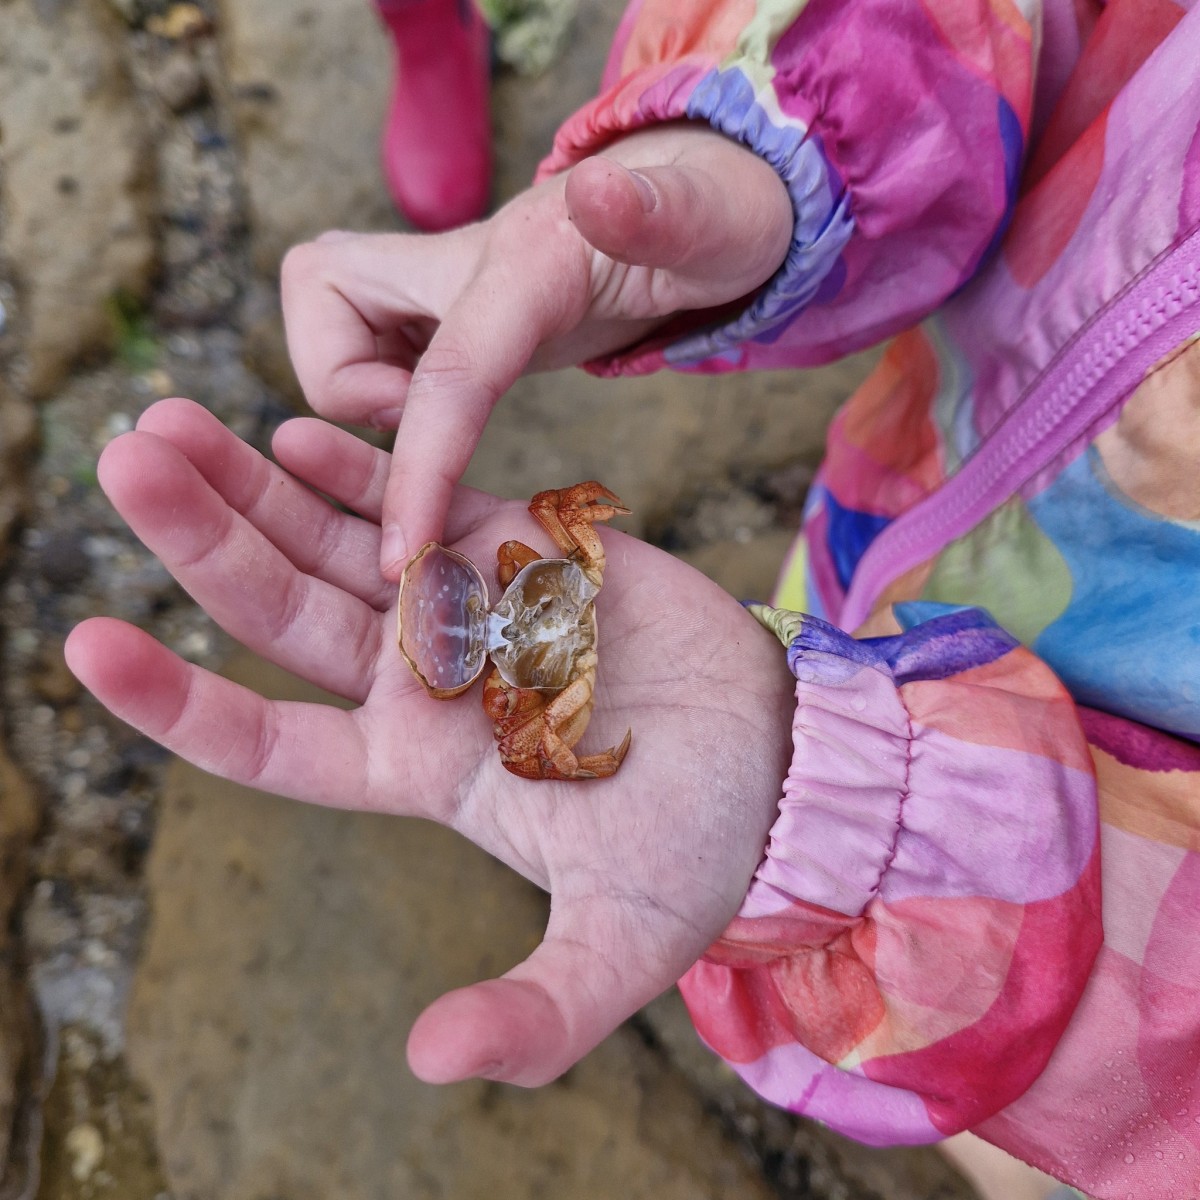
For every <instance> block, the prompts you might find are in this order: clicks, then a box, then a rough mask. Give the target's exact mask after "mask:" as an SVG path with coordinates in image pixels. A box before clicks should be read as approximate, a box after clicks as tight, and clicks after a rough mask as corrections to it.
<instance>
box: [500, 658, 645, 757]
mask: <svg viewBox="0 0 1200 1200" xmlns="http://www.w3.org/2000/svg"><path fill="white" fill-rule="evenodd" d="M593 679H594V668H593V670H589V671H587V672H586V673H585V674H584V675H583V676H581V677H580V678H579V679H576V680H575V681H574V682H573V683H572V684H571V685H570V686H569V687H567V688H565V689H564V690H563V691H561V692H559V693H558V695H556V696H554V697H553V698H552V699H549V700H548V699H547V697H546V696H544V695H543V694H542V693H540V692H536V691H533V690H532V689H528V688H514V687H510V686H509V685H508V684H506V683H505V682H504V680H503V679H502V678H501V677H500V673H499V672H498V671H493V672H492V674H491V675H489V676H488V679H487V682H486V683H485V685H484V693H483V707H484V711H485V712H486V713H487V714H488V716H490V717H491V718H492V721H493V722H494V726H495V731H496V740H497V743H498V745H497V748H498V750H499V751H500V758H501V761H502V762H503V763H504V766H505V767H506V768H507V769H508V770H509V771H511V772H512V773H513V774H514V775H521V776H524V777H525V778H527V779H596V778H600V777H602V776H607V775H612V774H613V773H614V772H615V771H616V770H617V768H618V767H619V766H620V765H621V762H622V760H623V759H624V757H625V753H626V751H627V750H628V749H629V741H630V735H629V734H628V733H626V735H625V739H624V741H623V742H622V743H621V745H620V746H613V747H611V748H610V749H608V750H604V751H601V752H600V753H598V754H589V755H585V756H583V757H576V755H575V753H574V752H573V750H572V749H571V747H572V746H574V745H575V743H576V742H578V740H579V739H580V738H581V737H582V736H583V732H584V730H585V729H586V728H587V724H588V720H589V718H590V717H591V710H592V686H593Z"/></svg>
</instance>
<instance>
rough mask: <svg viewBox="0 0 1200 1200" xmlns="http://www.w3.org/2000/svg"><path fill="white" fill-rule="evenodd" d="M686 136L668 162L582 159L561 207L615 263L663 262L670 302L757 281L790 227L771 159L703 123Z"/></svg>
mask: <svg viewBox="0 0 1200 1200" xmlns="http://www.w3.org/2000/svg"><path fill="white" fill-rule="evenodd" d="M694 144H695V145H696V150H695V151H694V152H693V153H691V154H690V155H687V156H686V157H684V158H682V159H681V160H680V161H678V162H676V163H673V164H670V165H646V166H641V165H638V166H634V167H630V166H626V165H624V164H622V163H620V162H617V161H616V160H615V159H612V158H608V157H605V156H603V155H598V156H596V157H593V158H588V159H584V160H583V161H582V162H580V163H578V164H577V165H576V166H575V167H574V168H572V170H571V173H570V175H569V177H568V179H567V183H566V204H567V211H568V213H569V214H570V217H571V220H572V221H573V222H574V224H575V227H576V229H577V230H578V232H579V233H580V234H581V235H582V236H583V238H584V239H586V241H588V242H589V243H590V244H591V245H592V246H593V247H594V248H595V249H597V250H599V251H600V252H601V253H603V254H605V255H607V256H608V257H610V258H612V259H614V260H616V261H617V262H623V263H627V264H630V265H632V266H643V267H652V268H661V269H663V270H664V271H665V273H666V279H665V281H664V282H665V286H666V288H667V289H668V290H671V298H670V303H671V304H672V305H673V306H677V307H684V306H699V305H700V304H703V305H712V304H719V303H724V302H725V301H727V300H733V299H737V298H738V297H739V296H743V295H745V294H746V293H747V292H749V291H752V290H754V289H755V288H757V287H759V286H760V285H761V284H762V283H764V282H765V281H766V280H767V279H769V278H770V276H771V275H772V274H773V273H774V272H775V271H776V269H777V268H778V267H779V265H780V264H781V263H782V262H783V259H784V256H785V255H786V254H787V249H788V244H789V242H790V239H791V234H792V226H793V216H792V208H791V201H790V199H789V197H788V194H787V189H786V188H785V186H784V184H783V181H782V180H781V179H780V178H779V176H778V175H777V174H776V173H775V170H774V168H773V167H771V166H770V165H769V164H768V163H766V162H765V161H763V160H762V159H760V158H759V157H758V156H757V155H756V154H754V153H752V152H751V151H749V150H747V149H745V147H743V146H740V145H738V144H737V143H735V142H733V141H731V140H730V139H728V138H725V137H723V136H721V135H718V134H714V133H712V132H711V131H706V134H705V135H701V136H700V137H698V138H697V139H696V142H695V143H694ZM697 284H699V285H701V288H702V290H701V292H700V293H699V294H698V295H697V294H696V291H695V285H697ZM665 299H666V297H664V300H665Z"/></svg>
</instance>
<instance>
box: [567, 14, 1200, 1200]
mask: <svg viewBox="0 0 1200 1200" xmlns="http://www.w3.org/2000/svg"><path fill="white" fill-rule="evenodd" d="M883 64H886V65H885V66H884V65H883ZM679 119H690V120H703V121H707V122H709V123H710V124H712V125H713V126H715V127H716V128H718V129H720V130H722V131H724V132H725V133H727V134H728V135H729V136H731V137H734V138H736V139H738V140H740V141H742V142H743V143H744V144H746V145H747V146H749V147H750V148H751V149H753V150H754V151H755V152H756V153H758V154H760V155H761V156H762V157H764V158H765V159H766V160H767V161H769V162H771V163H772V164H773V165H774V167H775V168H776V170H777V171H778V172H779V175H780V177H781V178H782V179H783V180H784V182H785V184H786V185H787V188H788V191H789V195H790V196H791V200H792V206H793V212H794V215H795V227H794V234H793V239H792V244H791V247H790V249H789V253H788V257H787V260H786V262H785V263H784V265H783V267H782V268H781V269H780V271H779V272H778V274H777V275H776V276H775V278H773V279H772V280H771V281H770V282H769V283H768V284H767V285H766V286H765V287H764V288H763V289H762V291H761V293H760V294H759V295H758V296H756V297H754V298H753V299H752V300H751V302H749V303H748V304H747V305H745V306H744V307H743V309H742V310H741V311H738V312H733V313H730V312H720V313H716V312H713V313H691V314H685V315H682V316H681V317H680V318H679V319H678V320H676V321H675V322H673V323H672V324H671V325H670V326H669V327H667V328H665V329H664V330H662V331H661V334H660V336H658V337H657V338H655V339H653V340H651V341H648V342H646V343H643V344H640V345H638V346H635V347H633V348H631V349H630V350H629V351H627V352H626V353H624V354H621V355H618V356H614V357H613V358H612V359H610V360H608V361H605V362H602V363H597V364H594V369H595V370H597V371H599V372H601V373H618V372H642V371H650V370H656V369H659V368H661V367H664V366H671V367H674V368H676V369H682V370H694V371H705V372H713V371H728V370H741V369H746V368H751V367H786V366H793V367H799V366H805V365H810V364H814V363H819V362H824V361H828V360H830V359H833V358H836V357H838V356H839V355H841V354H843V353H845V352H847V351H848V350H852V349H856V348H858V347H861V346H864V345H867V344H869V343H872V342H874V341H877V340H879V339H880V338H881V337H883V336H885V335H889V336H893V337H894V340H893V341H892V342H891V344H890V346H889V347H888V349H887V351H886V353H885V355H884V357H883V359H882V361H881V363H880V365H879V367H878V369H877V370H876V371H875V372H874V373H873V375H872V376H871V377H870V378H869V379H868V380H867V382H866V383H865V384H864V386H863V387H862V388H861V389H860V390H859V391H858V392H857V393H856V394H855V395H854V396H853V397H852V398H851V399H850V401H849V403H848V404H847V406H846V407H845V409H844V410H843V411H842V412H841V413H840V414H839V416H838V417H837V419H836V420H835V422H834V424H833V426H832V428H831V430H830V435H829V442H828V448H827V450H828V452H827V457H826V460H825V463H824V465H823V467H822V470H821V472H820V475H819V477H818V480H817V482H816V485H815V486H814V488H813V489H812V492H811V495H810V500H809V505H808V509H807V513H806V518H805V530H804V538H803V540H802V541H801V542H800V543H798V545H797V548H796V551H795V553H794V554H793V555H792V556H791V557H790V559H789V562H788V564H787V565H786V569H785V572H784V575H783V577H782V579H781V586H780V590H779V594H778V595H777V597H776V603H777V604H778V605H780V609H778V610H766V609H762V610H759V611H760V615H761V616H762V618H763V619H764V620H766V621H767V622H769V623H770V624H771V625H772V627H774V628H775V629H776V631H777V632H779V634H780V636H781V639H782V640H783V642H784V643H785V644H786V645H787V646H788V654H789V662H790V663H791V665H792V667H793V670H794V671H795V672H796V674H797V701H798V707H797V713H796V718H795V723H794V733H795V754H794V759H793V766H792V770H791V772H790V773H789V776H788V779H787V781H786V782H785V784H784V796H783V801H782V804H781V808H780V815H779V820H778V822H777V824H776V826H775V828H774V829H773V831H772V837H771V841H770V844H769V846H768V847H767V853H766V855H765V857H764V860H763V864H762V866H761V867H760V870H759V872H758V874H757V876H756V878H755V881H754V884H753V886H752V888H751V890H750V893H749V895H748V896H747V899H746V902H745V906H744V907H743V910H742V912H741V914H740V915H739V917H738V918H737V919H736V920H735V922H734V923H733V925H732V926H731V927H730V929H729V930H728V931H727V933H726V934H725V936H724V937H723V938H722V939H721V941H720V942H719V943H718V944H717V945H716V946H714V947H713V948H712V950H711V951H710V953H709V954H707V955H706V956H705V958H704V960H703V961H702V962H700V963H698V964H697V965H696V966H695V967H694V968H693V970H692V971H691V972H689V974H688V975H687V976H686V977H685V979H684V980H683V981H682V984H681V986H682V988H683V990H684V994H685V997H686V999H687V1001H688V1004H689V1006H690V1008H691V1011H692V1013H693V1016H694V1018H695V1021H696V1025H697V1028H698V1029H699V1031H700V1033H701V1035H702V1036H703V1037H704V1038H705V1039H706V1040H707V1041H708V1042H709V1043H710V1044H711V1045H712V1046H713V1047H714V1048H716V1049H717V1050H718V1051H719V1052H720V1053H721V1054H723V1055H724V1056H725V1057H726V1058H727V1059H728V1061H730V1062H731V1063H732V1064H733V1065H734V1067H735V1069H736V1070H737V1071H738V1072H739V1073H740V1074H741V1075H742V1076H743V1077H744V1078H745V1079H746V1080H747V1081H748V1082H749V1083H750V1084H751V1085H752V1086H753V1087H755V1088H756V1089H758V1090H759V1091H760V1092H761V1093H762V1094H763V1095H764V1096H767V1097H768V1098H770V1099H772V1100H774V1101H775V1102H777V1103H780V1104H782V1105H785V1106H786V1107H788V1108H791V1109H793V1110H794V1111H797V1112H802V1113H805V1114H807V1115H810V1116H813V1117H815V1118H817V1119H820V1120H823V1121H826V1122H828V1123H829V1124H830V1125H832V1126H834V1127H835V1128H837V1129H839V1130H842V1131H843V1132H846V1133H848V1134H850V1135H851V1136H855V1137H858V1138H860V1139H863V1140H866V1141H870V1142H914V1141H928V1140H932V1139H935V1138H938V1137H941V1136H943V1135H945V1134H947V1133H950V1132H953V1131H954V1130H957V1129H962V1128H971V1129H973V1130H974V1131H975V1132H977V1133H979V1134H981V1135H982V1136H984V1137H987V1138H988V1139H989V1140H991V1141H993V1142H995V1143H996V1144H998V1145H1001V1146H1003V1147H1005V1148H1006V1149H1008V1150H1010V1151H1011V1152H1013V1153H1014V1154H1017V1155H1018V1156H1020V1157H1022V1158H1024V1159H1025V1160H1027V1161H1029V1162H1032V1163H1034V1164H1035V1165H1037V1166H1039V1167H1041V1168H1043V1169H1044V1170H1046V1171H1048V1172H1050V1173H1051V1174H1053V1175H1055V1176H1056V1177H1058V1178H1060V1179H1062V1180H1064V1181H1066V1182H1069V1183H1071V1184H1073V1185H1075V1186H1077V1187H1079V1188H1081V1189H1083V1190H1084V1191H1086V1192H1087V1193H1088V1194H1089V1195H1093V1196H1097V1197H1104V1198H1109V1197H1111V1198H1114V1200H1117V1198H1120V1200H1124V1198H1125V1197H1136V1198H1137V1200H1152V1198H1163V1200H1168V1198H1176V1200H1196V1198H1197V1197H1200V920H1197V913H1198V912H1200V471H1197V469H1196V463H1197V462H1198V461H1200V401H1198V399H1197V398H1198V397H1200V232H1198V230H1200V10H1198V9H1196V8H1194V7H1192V5H1191V4H1190V3H1176V2H1174V0H1111V2H1110V3H1108V4H1107V5H1104V4H1100V3H1093V2H1092V0H1047V3H1045V4H1044V5H1043V6H1040V7H1039V6H1036V5H1035V4H1033V3H1032V0H1030V2H1026V0H1020V2H1014V0H807V3H803V2H800V3H791V4H784V3H771V2H764V3H758V4H755V3H753V0H725V2H723V3H716V4H705V5H695V6H688V5H680V4H677V3H668V2H667V0H640V2H635V3H634V4H633V5H632V6H631V8H630V9H629V11H628V13H627V14H626V17H625V19H624V21H623V23H622V25H621V28H620V30H619V31H618V35H617V38H616V42H615V45H614V47H613V52H612V56H611V59H610V63H609V68H608V72H607V75H606V78H605V80H604V91H603V92H602V94H601V95H600V96H599V97H598V98H597V100H595V101H594V102H593V103H592V104H591V105H589V106H588V107H587V108H585V109H584V110H582V111H581V112H580V113H579V114H577V115H576V117H574V118H573V119H572V120H571V121H570V122H568V124H567V125H566V126H565V127H564V129H563V130H562V131H561V133H560V135H559V137H558V139H557V141H556V145H555V148H554V151H553V153H552V154H551V156H550V158H549V159H548V160H547V162H546V163H545V164H544V170H545V171H556V170H560V169H562V168H564V167H566V166H568V165H570V164H571V163H572V162H574V161H577V160H578V159H579V158H580V157H582V156H584V155H586V154H589V153H593V152H595V151H596V150H597V149H599V148H601V147H602V146H603V145H604V143H605V142H607V141H608V140H610V139H612V138H614V137H617V136H619V135H621V134H622V133H625V132H627V131H629V130H633V129H636V128H638V127H640V126H643V125H646V124H648V123H651V122H659V121H666V120H679ZM797 394H798V402H802V401H800V400H799V398H800V397H802V394H803V381H802V379H800V380H798V384H797ZM981 610H986V613H987V614H990V615H988V616H985V615H984V612H983V611H981ZM799 613H805V614H807V615H805V616H799V615H797V614H799ZM850 631H854V632H855V633H856V636H855V637H851V636H849V632H850ZM868 635H871V636H868ZM1098 879H1099V888H1098V885H1097V880H1098ZM1098 894H1101V895H1102V900H1101V901H1100V904H1101V914H1102V921H1101V920H1100V918H1099V917H1098V916H1097V910H1096V904H1097V896H1098ZM1101 931H1102V940H1101Z"/></svg>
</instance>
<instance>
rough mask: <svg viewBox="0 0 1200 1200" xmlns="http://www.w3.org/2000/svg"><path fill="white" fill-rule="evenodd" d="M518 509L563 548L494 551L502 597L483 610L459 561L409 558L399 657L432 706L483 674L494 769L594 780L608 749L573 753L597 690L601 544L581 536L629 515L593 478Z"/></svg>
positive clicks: (518, 545) (616, 754) (438, 552)
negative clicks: (497, 763)
mask: <svg viewBox="0 0 1200 1200" xmlns="http://www.w3.org/2000/svg"><path fill="white" fill-rule="evenodd" d="M529 511H530V512H531V513H532V514H533V515H534V516H535V517H536V518H537V519H538V520H539V521H540V522H541V524H542V525H543V526H544V528H545V529H546V531H547V532H548V533H549V534H550V536H551V537H552V538H553V539H554V541H555V543H556V545H558V547H559V548H560V549H561V550H562V551H563V553H564V556H565V557H563V558H543V557H542V556H541V555H540V554H538V553H537V551H536V550H532V549H530V547H528V546H526V545H525V544H524V543H522V542H518V541H507V542H504V543H502V544H501V546H500V547H499V549H498V550H497V551H496V559H497V564H496V575H497V578H498V579H499V582H500V586H501V587H502V588H503V589H504V594H503V595H502V596H501V597H500V599H499V601H498V602H497V603H496V605H495V606H494V607H489V605H488V591H487V585H486V584H485V583H484V580H483V576H482V574H481V573H480V571H479V569H478V568H477V567H476V566H475V565H474V564H473V563H472V562H471V561H470V559H468V558H466V557H464V556H463V555H462V554H459V553H458V552H457V551H454V550H450V549H448V548H447V547H445V546H441V545H439V544H438V543H437V542H428V543H426V544H425V545H424V546H422V547H421V549H420V550H418V551H417V553H416V554H415V555H414V556H413V557H412V559H411V560H410V561H409V563H408V565H407V566H406V567H405V569H404V573H403V575H402V576H401V578H400V598H399V605H398V613H397V617H398V621H399V639H400V653H401V654H402V655H403V656H404V659H405V661H406V662H407V663H408V665H409V667H410V668H411V669H412V672H413V674H414V675H416V677H417V679H418V680H419V681H420V682H421V684H422V686H423V687H424V688H425V690H426V691H427V692H428V693H429V694H430V695H431V696H433V697H435V698H436V699H439V700H449V699H452V698H453V697H455V696H459V695H461V694H462V693H463V692H465V691H466V690H467V689H468V688H470V687H471V685H472V684H473V683H474V682H475V681H476V680H477V679H478V678H479V677H480V675H482V674H483V671H484V668H485V667H486V665H487V662H488V660H489V659H490V660H491V663H492V671H491V673H490V674H489V675H488V677H487V679H486V680H485V681H484V685H483V710H484V712H485V713H487V715H488V717H489V718H490V719H491V721H492V729H493V732H494V733H495V736H496V743H497V749H498V750H499V752H500V760H501V762H502V763H503V764H504V766H505V767H506V768H507V769H508V770H509V771H511V772H512V773H513V774H514V775H520V776H523V777H524V778H526V779H572V780H574V779H599V778H603V777H605V776H608V775H612V774H614V773H615V772H616V770H617V768H618V767H620V765H621V763H622V761H623V760H624V758H625V754H626V752H627V751H628V749H629V742H630V733H629V732H626V734H625V737H624V740H623V741H622V742H621V743H620V745H618V746H612V747H610V748H609V749H608V750H603V751H600V752H599V753H595V754H584V755H576V753H575V751H574V747H575V745H576V744H577V743H578V741H579V739H580V738H581V737H582V736H583V732H584V730H585V729H586V728H587V724H588V720H589V718H590V717H591V712H592V700H593V692H594V690H595V686H596V662H597V657H596V609H595V604H594V601H595V597H596V593H597V592H599V590H600V586H601V583H602V582H603V577H604V561H605V560H604V547H603V546H602V545H601V543H600V539H599V537H598V536H597V535H596V531H595V529H594V528H593V527H592V526H593V525H594V523H595V522H597V521H608V520H610V519H611V518H612V517H614V516H617V515H620V514H626V513H628V512H629V509H627V508H626V507H625V506H624V505H623V504H622V503H621V501H620V500H619V499H618V498H617V497H616V496H614V495H613V493H612V492H610V491H609V490H608V489H607V488H606V487H604V486H602V485H601V484H599V483H596V482H594V481H591V482H587V483H577V484H576V485H575V486H574V487H569V488H563V489H561V490H551V491H545V492H538V494H537V495H536V496H534V497H533V499H532V500H531V501H530V502H529Z"/></svg>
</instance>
